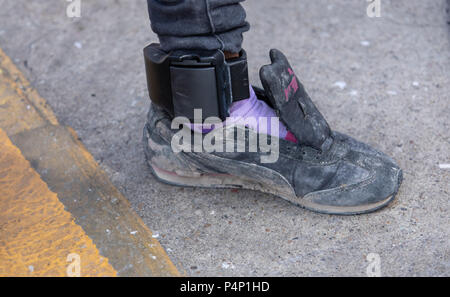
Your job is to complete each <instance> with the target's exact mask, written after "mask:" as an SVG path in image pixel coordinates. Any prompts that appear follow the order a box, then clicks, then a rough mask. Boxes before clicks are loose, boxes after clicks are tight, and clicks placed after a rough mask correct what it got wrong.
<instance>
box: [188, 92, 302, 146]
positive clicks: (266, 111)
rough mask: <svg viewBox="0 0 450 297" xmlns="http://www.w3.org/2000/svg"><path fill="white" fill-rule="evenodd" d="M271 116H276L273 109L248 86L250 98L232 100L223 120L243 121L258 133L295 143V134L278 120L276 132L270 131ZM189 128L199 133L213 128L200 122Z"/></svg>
mask: <svg viewBox="0 0 450 297" xmlns="http://www.w3.org/2000/svg"><path fill="white" fill-rule="evenodd" d="M249 118H253V119H255V121H248V119H249ZM271 118H277V115H276V114H275V111H274V110H273V109H272V108H271V107H270V106H268V105H267V103H266V102H264V101H262V100H259V99H258V98H257V97H256V94H255V92H254V91H253V88H252V87H250V98H248V99H244V100H240V101H237V102H234V103H233V104H232V105H231V108H230V117H229V118H228V119H227V120H226V121H225V125H232V124H239V122H243V123H245V125H246V126H247V127H248V128H250V129H253V130H255V131H258V133H264V134H268V135H272V136H275V137H279V138H282V139H285V140H289V141H291V142H294V143H296V142H297V139H296V138H295V136H294V135H293V134H292V133H291V132H290V131H288V130H287V129H286V126H285V125H284V124H283V123H282V122H280V121H278V123H279V125H278V126H279V129H278V135H277V133H276V132H275V133H272V131H270V122H271ZM263 119H264V120H267V122H266V124H263V125H261V122H262V120H263ZM191 129H192V130H194V131H196V132H199V133H208V132H210V131H211V130H213V129H214V127H212V128H211V129H203V127H202V125H201V124H191Z"/></svg>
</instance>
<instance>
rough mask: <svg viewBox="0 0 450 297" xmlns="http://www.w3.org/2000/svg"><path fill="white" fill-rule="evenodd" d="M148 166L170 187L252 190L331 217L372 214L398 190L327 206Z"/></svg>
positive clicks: (224, 177) (239, 182)
mask: <svg viewBox="0 0 450 297" xmlns="http://www.w3.org/2000/svg"><path fill="white" fill-rule="evenodd" d="M148 164H149V165H150V168H151V170H152V172H153V175H154V176H155V177H156V178H157V179H158V180H159V181H161V182H163V183H166V184H169V185H172V186H180V187H193V188H213V189H247V190H254V191H259V192H263V193H269V194H272V195H275V196H277V197H280V198H282V199H285V200H287V201H289V202H292V203H294V204H295V205H298V206H300V207H302V208H305V209H307V210H310V211H314V212H318V213H323V214H332V215H358V214H365V213H370V212H374V211H376V210H379V209H381V208H383V207H385V206H387V205H388V204H389V203H391V202H392V201H393V200H394V198H395V196H396V194H397V192H398V189H399V186H398V187H397V190H396V192H395V193H394V194H392V195H391V196H389V197H387V198H386V199H384V200H382V201H379V202H377V203H373V204H367V205H361V206H328V205H322V204H317V203H314V202H311V201H307V200H306V199H299V198H298V197H296V196H293V195H280V193H279V192H278V191H273V189H271V188H270V187H266V186H265V185H264V184H261V183H258V182H257V181H254V182H253V181H252V180H244V179H242V178H239V177H237V176H233V175H229V174H202V175H200V176H195V177H191V176H181V175H179V174H177V173H175V172H170V171H166V170H164V169H161V168H158V167H157V166H155V165H153V164H151V163H150V162H148ZM398 179H399V183H398V184H399V185H400V183H401V180H402V174H401V172H400V173H399V176H398Z"/></svg>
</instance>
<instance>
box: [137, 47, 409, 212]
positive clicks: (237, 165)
mask: <svg viewBox="0 0 450 297" xmlns="http://www.w3.org/2000/svg"><path fill="white" fill-rule="evenodd" d="M270 57H271V61H272V63H271V64H270V65H266V66H263V67H262V68H261V71H260V78H261V82H262V85H263V87H264V89H258V88H255V92H256V93H257V95H258V98H259V99H260V100H264V101H266V102H267V103H268V104H269V105H270V106H271V107H273V109H274V110H275V111H276V113H277V115H278V117H279V118H280V120H281V121H282V122H283V123H284V124H285V125H286V127H287V128H288V129H289V130H290V131H291V132H292V133H293V134H294V135H295V137H296V138H297V139H298V140H299V141H298V143H293V142H290V141H286V140H284V139H276V140H277V141H278V143H279V155H278V159H277V161H276V162H273V163H263V162H261V160H262V158H261V157H262V156H263V155H267V154H268V153H267V152H263V151H262V150H257V152H239V150H235V151H233V152H211V153H208V152H205V151H203V152H179V153H174V151H173V149H172V146H171V143H172V139H173V138H174V136H175V135H176V133H177V132H178V130H172V129H171V122H172V119H171V118H170V116H169V115H168V114H167V113H166V112H165V111H164V110H162V109H160V108H159V107H157V106H155V105H154V104H152V105H151V107H150V111H149V113H148V122H147V124H146V126H145V129H144V145H145V153H146V157H147V160H148V163H149V165H150V167H151V169H152V172H153V174H154V175H155V176H156V177H157V178H158V179H159V180H160V181H162V182H165V183H168V184H171V185H177V186H191V187H208V188H241V189H251V190H256V191H261V192H265V193H271V194H273V195H276V196H278V197H281V198H283V199H286V200H288V201H290V202H292V203H294V204H296V205H298V206H301V207H304V208H306V209H309V210H312V211H316V212H320V213H328V214H340V215H352V214H361V213H368V212H372V211H375V210H377V209H380V208H382V207H384V206H386V205H388V204H389V203H390V202H391V201H392V200H393V199H394V197H395V195H396V193H397V191H398V189H399V187H400V184H401V181H402V170H401V169H400V168H399V167H398V165H397V164H396V163H395V162H394V161H393V160H392V159H391V158H389V157H388V156H386V155H385V154H383V153H381V152H378V151H376V150H375V149H373V148H371V147H370V146H368V145H366V144H363V143H361V142H358V141H356V140H354V139H353V138H351V137H349V136H346V135H344V134H341V133H338V132H334V131H332V130H331V129H330V128H329V126H328V124H327V122H326V120H325V119H324V117H323V116H322V115H321V113H320V112H319V111H318V110H317V108H316V107H315V106H314V104H313V103H312V101H311V99H310V98H309V96H308V94H307V93H306V92H305V90H304V87H303V85H302V84H301V83H300V82H299V81H298V79H297V77H296V76H295V74H294V73H293V71H292V68H291V66H290V65H289V62H288V61H287V59H286V57H285V56H284V55H283V54H282V53H281V52H280V51H278V50H271V52H270ZM235 129H237V130H242V131H240V132H242V133H243V134H241V135H245V145H246V147H249V141H250V139H252V135H253V134H255V133H256V132H255V131H252V130H251V129H248V128H246V127H245V126H243V127H230V126H224V127H220V128H217V129H215V130H214V131H212V132H210V133H219V134H223V135H229V134H230V133H232V134H231V135H239V131H238V132H237V133H235V132H236V130H235ZM192 133H196V132H192ZM219 134H218V135H219ZM206 135H208V134H205V135H202V136H200V137H203V138H204V137H206ZM267 137H268V141H269V142H271V141H273V140H275V139H272V138H273V137H271V136H267ZM224 141H225V140H224Z"/></svg>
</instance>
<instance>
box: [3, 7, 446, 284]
mask: <svg viewBox="0 0 450 297" xmlns="http://www.w3.org/2000/svg"><path fill="white" fill-rule="evenodd" d="M67 5H68V2H66V1H63V0H59V1H48V2H42V1H39V2H37V1H25V0H16V1H7V0H0V7H1V10H0V47H1V48H3V49H4V50H5V52H6V53H7V54H8V55H9V56H10V57H11V58H12V59H13V60H14V61H15V63H16V64H17V65H18V66H19V68H20V69H21V70H22V71H23V72H24V73H25V75H26V76H27V78H28V79H29V80H30V82H31V84H32V86H34V87H35V88H36V89H37V90H38V91H39V93H40V94H41V95H42V96H43V97H44V98H46V99H47V100H48V102H49V104H50V105H51V107H52V108H53V109H54V110H55V113H56V115H57V117H58V119H59V121H60V122H61V123H62V124H64V125H70V126H71V127H73V128H74V129H75V130H76V132H77V133H78V135H79V136H80V137H81V139H82V141H83V142H84V144H85V145H86V147H87V148H88V150H89V151H90V152H91V153H92V154H93V156H94V158H95V159H96V160H97V161H98V162H99V163H100V166H101V167H102V168H103V169H104V170H105V171H106V172H107V174H108V176H109V178H110V179H111V180H112V182H113V183H114V185H115V186H116V187H118V188H119V189H120V190H121V191H122V192H123V193H124V194H125V196H126V197H127V198H128V199H129V201H130V202H131V205H132V207H133V208H134V209H135V210H136V211H137V212H138V214H139V215H140V216H141V217H142V219H143V220H144V222H145V223H146V224H147V225H148V227H149V228H150V229H151V230H153V231H155V236H157V237H158V240H159V241H160V242H161V244H162V245H163V247H164V248H165V249H166V251H167V252H168V254H169V256H170V257H171V259H172V260H173V261H174V263H175V265H176V266H177V268H178V269H179V270H180V271H181V272H182V273H183V272H185V273H186V274H188V275H193V276H201V275H209V276H228V275H233V276H234V275H236V276H248V275H252V276H264V275H270V276H306V275H313V276H328V275H335V276H345V275H351V276H363V275H366V268H367V266H368V265H369V262H368V261H367V259H366V256H367V255H368V254H369V253H377V254H379V255H380V261H381V272H382V275H385V276H403V275H407V276H419V275H420V276H443V275H446V276H448V275H449V274H450V259H449V255H450V249H449V241H448V238H449V230H450V222H449V197H450V195H449V190H450V189H449V177H450V171H449V170H448V169H443V168H441V167H442V166H441V167H440V166H439V165H440V164H441V165H442V164H448V163H450V150H449V140H450V134H449V128H450V127H449V124H450V123H449V116H448V115H449V113H450V104H449V102H450V98H449V94H450V42H449V37H450V28H449V27H450V26H449V25H448V24H447V21H448V16H447V14H446V11H445V9H446V5H447V4H446V1H444V0H430V1H420V0H395V1H394V0H381V17H380V18H369V17H368V16H367V15H366V7H367V2H366V1H363V0H352V1H348V0H339V1H331V0H318V1H304V0H302V1H298V0H283V1H269V0H258V1H255V0H248V1H247V2H246V3H245V7H246V8H247V13H248V20H249V22H250V23H251V25H252V29H251V31H250V32H247V33H246V34H245V43H244V47H245V49H246V50H247V52H248V55H249V66H250V70H251V71H250V76H251V79H252V81H253V82H254V83H256V84H259V82H258V76H257V73H258V70H259V67H260V66H261V65H263V64H266V63H268V61H269V59H268V50H269V48H271V47H277V48H278V49H280V50H282V51H283V52H284V53H285V54H286V55H287V56H288V57H289V58H290V60H291V64H292V65H293V67H294V68H295V72H296V73H297V74H298V76H299V79H300V80H302V82H303V83H304V85H305V86H306V88H307V89H308V91H309V92H310V95H311V97H312V98H313V100H314V101H315V102H316V104H317V105H318V107H319V108H320V110H321V111H322V112H323V114H324V115H325V117H326V118H327V119H328V121H329V122H330V124H331V125H332V126H333V127H334V128H335V129H336V130H340V131H342V132H346V133H348V134H351V135H353V136H355V137H356V138H359V139H361V140H363V141H365V142H368V143H370V144H371V145H373V146H375V147H377V148H378V149H381V150H383V151H384V152H386V153H388V154H389V155H391V156H393V157H394V158H395V159H396V160H397V161H398V162H399V163H400V165H401V167H402V168H403V169H404V174H405V180H404V183H403V186H402V188H401V190H400V193H399V196H398V198H397V200H396V201H395V202H394V203H393V204H392V205H391V206H390V207H388V208H387V209H384V210H382V211H380V212H377V213H374V214H371V215H363V216H354V217H336V216H328V215H319V214H314V213H311V212H309V211H306V210H302V209H300V208H297V207H294V206H292V205H291V204H289V203H287V202H284V201H281V200H280V199H277V198H275V197H272V196H270V195H265V194H261V193H255V192H251V191H230V190H220V191H216V190H198V189H183V188H174V187H171V186H167V185H163V184H160V183H158V182H157V181H156V180H155V179H154V178H153V177H152V176H151V174H150V171H149V170H148V169H147V167H146V164H145V162H144V158H143V150H142V147H141V131H142V127H143V125H144V121H145V114H146V110H147V108H148V104H149V102H148V96H147V90H146V86H145V76H144V65H143V57H142V48H143V47H144V46H145V45H147V44H148V43H150V42H154V41H156V38H155V35H154V34H153V33H152V32H151V31H150V28H149V22H148V17H147V12H146V7H145V3H144V1H107V0H99V1H89V0H82V16H81V18H80V19H76V20H73V19H69V18H68V17H67V16H66V13H65V11H66V6H67Z"/></svg>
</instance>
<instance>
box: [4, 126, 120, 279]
mask: <svg viewBox="0 0 450 297" xmlns="http://www.w3.org/2000/svg"><path fill="white" fill-rule="evenodd" d="M0 152H1V154H0V197H1V199H0V226H1V228H0V276H115V275H116V274H117V272H116V271H115V270H114V268H112V267H111V265H110V264H109V263H108V259H106V258H105V257H102V256H100V253H99V251H98V250H97V248H96V246H95V245H94V243H93V242H92V240H91V239H90V238H89V237H88V236H87V235H86V233H85V232H84V231H83V229H81V227H80V226H78V225H77V224H75V222H74V219H73V217H72V216H71V214H70V213H69V212H67V211H65V210H64V205H63V204H62V203H61V202H60V201H59V200H58V196H57V195H56V194H55V193H53V192H52V191H50V190H49V188H48V187H47V184H46V183H45V182H44V181H42V180H41V178H40V177H39V175H38V174H37V173H36V171H34V170H33V169H32V168H31V166H30V163H29V162H28V161H27V160H25V158H24V157H23V156H22V154H21V153H20V151H19V149H18V148H17V147H16V146H14V145H13V144H12V143H11V141H10V139H9V138H8V136H7V135H6V133H5V132H4V131H3V130H2V129H0Z"/></svg>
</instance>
